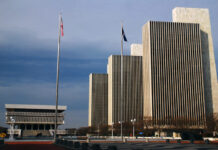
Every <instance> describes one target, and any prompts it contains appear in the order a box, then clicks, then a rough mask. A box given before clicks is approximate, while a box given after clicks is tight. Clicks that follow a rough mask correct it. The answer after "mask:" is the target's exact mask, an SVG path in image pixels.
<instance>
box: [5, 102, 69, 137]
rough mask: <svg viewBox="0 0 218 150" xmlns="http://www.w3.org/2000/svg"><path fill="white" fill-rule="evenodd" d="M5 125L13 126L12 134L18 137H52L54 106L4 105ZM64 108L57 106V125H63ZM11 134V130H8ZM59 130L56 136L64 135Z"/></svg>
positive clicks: (62, 131)
mask: <svg viewBox="0 0 218 150" xmlns="http://www.w3.org/2000/svg"><path fill="white" fill-rule="evenodd" d="M5 109H6V123H7V124H8V125H12V124H13V126H14V134H15V135H18V136H23V137H25V136H53V134H54V128H55V117H56V115H55V109H56V106H54V105H24V104H5ZM66 109H67V107H66V106H58V121H57V125H58V126H60V125H63V124H64V111H65V110H66ZM8 132H9V133H11V129H9V130H8ZM64 132H65V131H64V130H59V131H58V132H57V133H58V134H65V133H64Z"/></svg>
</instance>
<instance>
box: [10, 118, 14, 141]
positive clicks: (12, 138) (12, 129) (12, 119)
mask: <svg viewBox="0 0 218 150" xmlns="http://www.w3.org/2000/svg"><path fill="white" fill-rule="evenodd" d="M10 121H11V127H10V128H11V132H10V137H9V140H10V141H13V140H14V123H15V119H14V118H13V117H12V116H11V117H10Z"/></svg>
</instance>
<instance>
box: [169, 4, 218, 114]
mask: <svg viewBox="0 0 218 150" xmlns="http://www.w3.org/2000/svg"><path fill="white" fill-rule="evenodd" d="M173 21H174V22H184V23H198V24H200V31H201V48H202V58H203V69H204V70H203V72H204V90H205V101H206V112H207V114H208V115H210V114H216V115H218V81H217V72H216V63H215V57H214V49H213V39H212V33H211V25H210V15H209V11H208V9H202V8H182V7H176V8H174V9H173Z"/></svg>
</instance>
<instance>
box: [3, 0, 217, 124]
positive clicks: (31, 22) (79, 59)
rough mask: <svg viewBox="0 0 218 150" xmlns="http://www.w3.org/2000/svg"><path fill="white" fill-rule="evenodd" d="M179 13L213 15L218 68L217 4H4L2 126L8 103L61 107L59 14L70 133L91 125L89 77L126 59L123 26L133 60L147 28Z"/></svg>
mask: <svg viewBox="0 0 218 150" xmlns="http://www.w3.org/2000/svg"><path fill="white" fill-rule="evenodd" d="M174 7H194V8H208V9H209V12H210V19H211V26H212V36H213V43H214V53H215V59H216V64H217V68H218V28H217V27H218V9H217V8H218V1H217V0H107V1H106V0H71V1H69V0H46V1H45V0H19V1H18V0H1V1H0V102H1V103H0V126H5V124H4V121H5V120H4V118H5V117H4V111H5V110H4V104H6V103H7V104H43V105H47V104H48V105H55V84H56V59H57V38H58V14H59V12H62V14H63V22H64V37H63V38H62V39H61V56H60V89H59V92H60V93H59V94H60V97H59V103H60V104H61V105H67V107H68V108H67V109H68V110H67V111H66V120H65V123H66V124H65V126H64V127H80V126H87V124H88V85H89V82H88V81H89V74H90V73H106V65H107V58H108V56H109V55H111V54H120V22H121V21H122V22H123V23H124V30H125V33H126V36H127V39H128V43H125V45H124V51H125V52H124V53H125V54H129V53H130V44H131V43H141V41H142V40H141V38H142V36H141V32H142V30H141V29H142V26H143V25H144V24H145V23H146V22H147V21H148V20H155V21H171V20H172V13H171V12H172V9H173V8H174ZM217 70H218V69H217Z"/></svg>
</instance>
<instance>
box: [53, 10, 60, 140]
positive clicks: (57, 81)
mask: <svg viewBox="0 0 218 150" xmlns="http://www.w3.org/2000/svg"><path fill="white" fill-rule="evenodd" d="M60 34H61V14H60V15H59V29H58V53H57V79H56V109H55V132H54V141H56V138H57V122H58V85H59V62H60V41H61V37H60V36H61V35H60Z"/></svg>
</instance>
